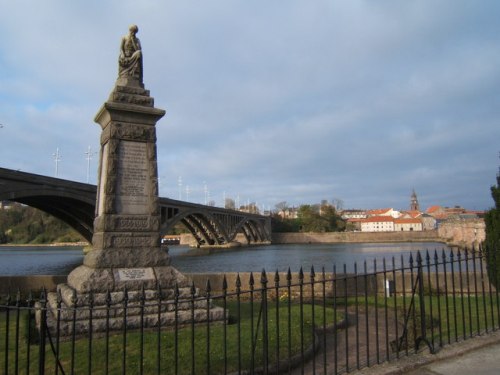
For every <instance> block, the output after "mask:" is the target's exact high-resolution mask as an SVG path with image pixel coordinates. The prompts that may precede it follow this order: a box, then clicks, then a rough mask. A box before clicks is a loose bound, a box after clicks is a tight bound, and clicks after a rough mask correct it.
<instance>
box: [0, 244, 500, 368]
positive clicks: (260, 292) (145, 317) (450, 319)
mask: <svg viewBox="0 0 500 375" xmlns="http://www.w3.org/2000/svg"><path fill="white" fill-rule="evenodd" d="M492 254H493V255H491V254H490V259H494V257H495V255H494V253H492ZM485 258H486V252H485V251H482V250H477V251H476V250H472V251H467V250H465V251H448V252H445V251H444V250H443V251H432V252H429V251H423V252H418V253H416V254H411V255H410V256H409V257H408V258H405V257H403V256H402V255H401V256H400V257H399V259H395V257H392V258H391V259H389V260H386V259H383V260H381V261H379V260H374V261H373V262H366V261H365V262H364V263H363V264H362V265H358V264H354V265H353V268H352V270H353V271H352V272H347V267H346V266H345V265H344V266H343V267H342V268H341V269H340V270H339V269H337V267H336V266H332V268H331V269H329V270H327V269H326V268H322V269H321V270H317V269H316V270H315V269H314V268H312V269H311V270H310V271H308V272H304V271H303V270H302V269H301V270H300V272H298V273H292V272H291V271H290V270H289V271H288V272H286V273H279V272H275V273H273V274H268V273H266V272H265V271H262V273H261V274H260V275H256V274H253V273H250V274H249V275H248V274H241V275H237V276H236V278H235V279H234V283H233V285H231V283H229V282H228V279H227V278H226V276H223V277H222V276H221V277H222V282H221V283H220V285H215V283H213V282H210V281H208V282H207V283H206V285H204V286H203V288H201V289H202V290H201V292H200V287H199V286H195V285H194V284H192V285H191V288H188V290H189V292H186V291H183V290H181V289H180V288H178V287H175V288H174V292H173V294H172V295H170V296H169V297H168V298H165V294H164V293H162V291H161V290H158V291H157V296H159V297H160V296H163V297H161V298H158V299H156V300H154V299H151V298H150V297H149V298H146V294H147V292H146V291H145V290H144V289H142V290H141V291H139V292H138V293H139V296H138V298H136V297H137V296H135V297H134V296H133V295H132V292H128V291H127V290H125V291H123V298H121V299H120V300H119V301H116V298H114V299H113V298H112V297H111V294H110V293H107V295H106V298H105V302H104V305H102V304H101V305H98V304H95V303H94V300H93V297H92V296H91V297H90V298H89V301H88V303H86V304H85V305H81V306H79V305H78V298H77V297H78V296H77V295H76V293H75V294H74V296H73V297H72V298H73V302H74V303H73V305H72V307H71V308H68V307H64V306H66V305H64V304H63V303H62V297H61V295H60V293H59V294H58V295H57V299H56V302H55V304H54V303H52V304H51V302H50V301H49V300H50V298H48V295H47V293H46V292H45V291H43V290H42V291H41V292H39V293H37V295H36V296H35V294H33V293H30V294H28V295H23V294H22V293H20V292H15V293H13V294H11V295H6V296H3V297H2V299H1V301H0V366H1V367H0V371H2V372H3V373H4V374H9V375H10V374H56V375H59V374H61V375H65V374H248V373H251V374H253V373H259V374H270V373H275V374H276V373H279V374H283V373H293V374H295V373H301V374H327V373H328V374H332V373H333V374H337V373H345V372H351V371H354V370H357V369H361V368H364V367H369V366H372V365H375V364H379V363H382V362H386V361H395V360H398V359H399V358H401V357H405V356H409V355H412V354H414V353H416V352H418V351H421V350H425V351H427V350H428V351H430V352H431V353H435V352H437V351H439V350H440V349H441V348H442V347H444V346H445V345H450V344H453V343H455V342H458V341H462V340H468V339H470V338H473V337H475V336H478V335H483V334H486V333H489V332H491V331H495V330H498V328H499V325H500V303H499V301H500V299H499V294H498V291H497V290H496V289H495V288H494V286H493V285H498V281H499V280H493V282H490V281H491V280H488V277H487V269H486V264H485ZM494 260H495V259H494ZM494 274H495V275H498V273H494ZM136 293H137V291H136ZM103 306H104V307H103ZM221 308H222V309H223V311H224V312H225V314H224V318H223V319H222V320H221V319H218V320H213V319H212V318H211V317H212V315H213V314H212V312H213V309H219V310H220V309H221ZM200 311H201V312H202V313H200Z"/></svg>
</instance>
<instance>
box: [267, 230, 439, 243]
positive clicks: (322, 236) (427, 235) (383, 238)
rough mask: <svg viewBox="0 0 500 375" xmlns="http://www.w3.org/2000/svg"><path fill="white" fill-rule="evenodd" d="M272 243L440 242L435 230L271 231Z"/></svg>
mask: <svg viewBox="0 0 500 375" xmlns="http://www.w3.org/2000/svg"><path fill="white" fill-rule="evenodd" d="M272 242H273V244H313V243H391V242H441V243H445V242H446V241H445V240H444V239H443V238H441V237H439V235H438V232H437V230H429V231H422V232H330V233H273V234H272Z"/></svg>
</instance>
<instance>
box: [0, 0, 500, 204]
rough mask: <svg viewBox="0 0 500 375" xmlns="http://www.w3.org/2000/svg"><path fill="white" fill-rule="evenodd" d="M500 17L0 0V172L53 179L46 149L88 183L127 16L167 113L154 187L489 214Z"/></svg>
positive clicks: (262, 2)
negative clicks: (99, 116) (416, 204)
mask: <svg viewBox="0 0 500 375" xmlns="http://www.w3.org/2000/svg"><path fill="white" fill-rule="evenodd" d="M499 16H500V2H498V1H496V0H491V1H488V0H481V1H471V0H468V1H465V0H464V1H461V0H419V1H401V0H379V1H373V0H364V1H363V0H343V1H340V0H339V1H337V0H328V1H327V0H324V1H323V0H315V1H305V0H302V1H294V0H286V1H285V0H282V1H278V0H276V1H269V0H252V1H247V0H209V1H207V0H182V1H178V0H175V1H174V0H171V1H165V0H158V1H154V0H141V1H137V0H134V1H131V0H114V1H113V0H108V1H102V0H85V1H67V0H44V1H39V0H16V1H12V0H0V32H1V35H2V37H1V38H0V123H1V124H2V125H3V127H2V128H0V140H1V142H0V166H1V167H4V168H11V169H20V170H22V171H27V172H34V173H39V174H44V175H49V176H54V175H55V172H56V162H55V160H54V159H55V158H54V154H55V153H56V150H59V153H60V161H59V162H58V164H57V169H58V177H60V178H65V179H70V180H76V181H82V182H85V181H86V179H87V166H88V163H87V159H86V154H85V152H87V151H88V148H89V147H90V148H91V151H92V152H95V151H98V149H99V134H100V127H99V126H98V125H97V124H95V123H94V121H93V119H94V116H95V114H96V113H97V111H98V110H99V108H100V107H101V105H102V104H103V102H104V101H105V100H106V99H107V97H108V95H109V93H110V91H111V90H112V88H113V85H114V82H115V79H116V76H117V58H118V50H119V44H120V39H121V37H122V36H123V35H124V34H126V33H127V30H128V26H129V25H130V24H132V23H135V24H137V25H138V26H139V33H138V37H139V38H140V40H141V43H142V48H143V53H144V83H145V86H146V88H147V89H149V90H150V91H151V95H152V96H153V97H154V98H155V104H156V106H157V107H159V108H162V109H165V110H166V111H167V114H166V116H165V117H164V118H163V119H162V120H160V121H159V123H158V124H157V134H158V166H159V175H160V179H161V180H160V181H161V185H160V194H161V195H162V196H168V197H171V198H176V199H178V198H179V197H181V198H182V199H184V200H189V201H192V202H200V203H203V202H204V200H205V199H206V198H207V196H208V198H209V199H210V200H214V201H215V202H216V204H217V205H222V202H223V197H231V198H233V199H234V200H236V201H237V202H239V203H240V204H245V203H247V202H256V203H257V204H258V205H259V206H260V207H264V208H266V209H268V208H274V206H275V204H277V203H278V202H281V201H286V202H288V204H289V205H299V204H304V203H317V202H319V201H320V200H322V199H326V200H329V201H331V200H333V199H338V200H342V201H343V205H344V208H380V207H394V208H396V209H407V208H408V206H409V200H410V194H411V192H412V190H413V189H415V191H416V193H417V195H418V197H419V201H420V204H421V207H422V208H427V207H429V206H431V205H434V204H439V205H443V206H454V205H461V206H464V207H467V208H470V209H487V208H490V207H491V206H492V205H493V201H492V199H491V196H490V191H489V188H490V186H491V185H493V184H494V183H495V176H496V173H497V171H498V166H499V164H500V160H499V151H500V22H499V21H498V20H499ZM97 164H98V157H97V156H94V157H93V158H92V160H90V182H91V183H95V182H96V169H97ZM179 177H180V178H181V184H179ZM206 192H207V193H206Z"/></svg>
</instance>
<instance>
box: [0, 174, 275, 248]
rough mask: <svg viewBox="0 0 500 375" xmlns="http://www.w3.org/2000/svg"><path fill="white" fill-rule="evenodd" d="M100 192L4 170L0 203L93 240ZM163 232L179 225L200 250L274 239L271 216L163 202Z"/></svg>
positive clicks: (168, 201)
mask: <svg viewBox="0 0 500 375" xmlns="http://www.w3.org/2000/svg"><path fill="white" fill-rule="evenodd" d="M96 194H97V188H96V186H95V185H90V184H84V183H80V182H74V181H68V180H63V179H59V178H53V177H47V176H42V175H37V174H32V173H26V172H20V171H15V170H11V169H5V168H0V201H1V200H8V201H13V202H19V203H22V204H26V205H28V206H31V207H35V208H38V209H40V210H42V211H44V212H47V213H48V214H51V215H53V216H55V217H57V218H58V219H61V220H62V221H64V222H65V223H67V224H68V225H70V226H71V227H73V228H74V229H75V230H76V231H77V232H78V233H80V234H81V235H82V236H83V237H84V238H85V239H86V240H87V241H89V242H92V235H93V231H94V217H95V204H96ZM160 210H161V234H162V235H164V234H167V233H168V232H169V231H170V230H171V229H172V228H173V227H174V226H175V225H176V224H177V223H182V224H184V226H185V227H186V228H187V229H188V230H189V231H190V232H191V234H192V235H193V236H194V238H195V239H196V241H197V243H198V245H199V246H224V245H228V244H230V243H231V242H233V241H234V240H235V238H236V235H237V234H238V233H243V234H244V236H245V237H246V239H247V242H248V244H265V243H269V242H270V241H271V219H270V218H269V217H267V216H262V215H256V214H249V213H246V212H240V211H235V210H228V209H223V208H218V207H210V206H205V205H201V204H194V203H189V202H183V201H179V200H174V199H169V198H160Z"/></svg>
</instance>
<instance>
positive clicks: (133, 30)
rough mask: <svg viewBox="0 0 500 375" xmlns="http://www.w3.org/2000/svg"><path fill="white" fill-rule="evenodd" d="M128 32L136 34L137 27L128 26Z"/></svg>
mask: <svg viewBox="0 0 500 375" xmlns="http://www.w3.org/2000/svg"><path fill="white" fill-rule="evenodd" d="M128 30H129V31H130V32H131V33H132V34H136V33H137V32H138V31H139V28H138V27H137V25H130V27H129V28H128Z"/></svg>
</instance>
